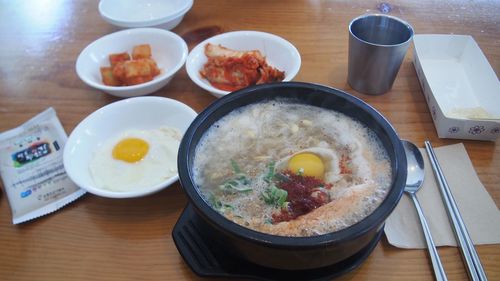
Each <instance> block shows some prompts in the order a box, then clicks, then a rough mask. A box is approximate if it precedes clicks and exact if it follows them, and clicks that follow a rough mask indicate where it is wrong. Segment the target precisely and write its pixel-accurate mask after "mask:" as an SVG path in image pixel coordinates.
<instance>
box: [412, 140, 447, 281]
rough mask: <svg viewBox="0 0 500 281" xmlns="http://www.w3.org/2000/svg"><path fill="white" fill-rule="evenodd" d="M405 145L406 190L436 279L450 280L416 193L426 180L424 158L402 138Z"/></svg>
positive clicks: (413, 146)
mask: <svg viewBox="0 0 500 281" xmlns="http://www.w3.org/2000/svg"><path fill="white" fill-rule="evenodd" d="M402 143H403V147H404V149H405V153H406V162H407V163H408V176H407V178H406V186H405V192H406V193H407V194H408V195H409V196H410V198H411V199H412V200H413V203H414V204H415V208H416V209H417V213H418V217H419V218H420V223H421V224H422V229H423V231H424V235H425V242H426V243H427V249H428V250H429V255H430V257H431V261H432V267H433V268H434V275H435V276H436V280H438V281H441V280H448V279H447V278H446V274H445V272H444V269H443V265H442V264H441V260H440V259H439V255H438V252H437V250H436V245H435V244H434V241H433V240H432V235H431V231H430V229H429V226H428V225H427V221H426V220H425V216H424V213H423V211H422V208H421V207H420V203H419V202H418V199H417V196H416V193H417V191H418V190H419V189H420V187H421V186H422V183H423V182H424V175H425V173H424V159H423V158H422V154H421V153H420V150H419V149H418V147H416V146H415V145H414V144H413V143H411V142H409V141H405V140H402Z"/></svg>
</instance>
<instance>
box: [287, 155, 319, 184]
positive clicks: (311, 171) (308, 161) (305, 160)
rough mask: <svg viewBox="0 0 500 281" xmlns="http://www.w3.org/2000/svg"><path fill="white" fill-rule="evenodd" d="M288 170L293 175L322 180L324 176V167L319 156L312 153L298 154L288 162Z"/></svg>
mask: <svg viewBox="0 0 500 281" xmlns="http://www.w3.org/2000/svg"><path fill="white" fill-rule="evenodd" d="M288 169H289V170H290V171H292V172H293V173H297V174H301V175H304V176H310V177H315V178H318V179H322V178H323V176H324V174H325V166H324V164H323V161H322V160H321V158H320V157H319V156H317V155H316V154H314V153H308V152H305V153H299V154H296V155H294V156H292V158H290V161H289V162H288Z"/></svg>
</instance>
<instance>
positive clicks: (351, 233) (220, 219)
mask: <svg viewBox="0 0 500 281" xmlns="http://www.w3.org/2000/svg"><path fill="white" fill-rule="evenodd" d="M283 87H286V88H293V87H299V88H305V89H309V90H311V91H322V92H327V93H328V94H335V95H337V96H340V97H341V98H343V99H345V100H347V101H348V102H350V103H352V104H353V105H355V106H357V107H361V108H362V109H364V110H365V111H366V112H367V113H368V114H369V115H370V116H371V117H372V118H374V119H375V120H376V121H377V123H378V124H379V125H380V126H381V127H382V128H383V129H384V131H385V133H386V134H387V135H388V138H389V140H390V143H391V144H392V145H393V148H394V151H395V159H396V161H395V163H394V167H395V168H394V169H395V171H396V173H395V174H393V175H392V177H393V182H392V185H391V190H390V191H389V192H388V194H387V195H386V197H385V199H384V200H383V201H382V203H381V204H380V205H379V206H378V207H377V208H376V209H375V210H374V211H373V212H372V213H371V214H370V215H368V216H367V217H365V218H364V219H362V220H361V221H359V222H357V223H355V224H353V225H351V226H349V227H347V228H344V229H341V230H339V231H335V232H330V233H327V234H323V235H317V236H307V237H288V236H278V235H272V234H267V233H263V232H258V231H255V230H252V229H250V228H246V227H244V226H241V225H239V224H237V223H235V222H232V221H230V220H229V219H226V218H225V217H224V216H223V215H221V214H219V213H218V212H217V211H215V210H214V209H213V208H212V207H210V206H209V205H208V204H207V203H206V202H205V200H204V199H203V198H202V197H201V195H200V194H199V193H198V191H196V189H197V187H196V185H195V183H194V180H193V177H192V171H191V168H190V166H191V163H190V160H189V157H188V151H189V148H190V147H191V146H192V142H193V140H192V137H193V136H194V135H195V133H197V132H198V128H199V126H200V125H201V124H203V123H204V122H205V120H206V119H207V118H208V117H209V116H210V115H212V114H213V113H214V112H216V111H217V110H218V108H219V107H222V106H224V105H226V104H230V103H231V102H232V101H234V100H237V99H239V98H240V97H245V96H249V95H255V92H256V91H265V90H267V89H272V88H278V89H279V88H283ZM261 100H262V99H259V100H258V101H261ZM258 101H257V102H258ZM195 145H196V144H195ZM178 172H179V178H180V183H181V186H182V188H183V190H184V191H185V193H186V194H187V195H188V198H189V201H190V202H191V203H192V204H193V206H194V207H195V210H196V211H197V213H198V214H201V215H202V216H203V217H205V219H208V221H209V222H210V223H211V224H212V225H215V226H216V227H217V228H218V229H219V230H222V231H223V232H226V233H230V234H231V235H233V236H236V237H238V238H240V239H243V240H246V241H250V242H252V243H257V244H260V245H264V246H266V247H273V248H289V247H295V248H301V249H304V248H318V247H325V246H327V245H332V244H338V243H342V242H344V241H348V240H353V239H356V238H359V237H361V236H363V235H365V234H367V233H368V232H370V231H371V230H372V229H373V227H374V226H377V227H380V228H382V227H383V224H384V222H385V220H386V219H387V217H388V216H389V214H390V213H391V212H392V211H393V210H394V208H395V207H396V205H397V203H398V202H399V200H400V198H401V196H402V194H403V188H404V184H405V182H406V174H407V170H406V155H405V153H404V149H403V146H402V144H401V140H400V138H399V136H398V135H397V133H396V131H395V130H394V128H393V127H392V125H391V124H390V123H389V121H388V120H387V119H386V118H385V117H384V116H383V115H382V114H380V113H379V112H378V111H377V110H376V109H375V108H373V107H372V106H370V105H369V104H367V103H365V102H364V101H362V100H361V99H359V98H357V97H355V96H352V95H350V94H348V93H346V92H344V91H341V90H338V89H335V88H331V87H327V86H324V85H320V84H314V83H306V82H280V83H271V84H262V85H256V86H251V87H247V88H244V89H241V90H238V91H235V92H232V93H231V94H229V95H226V96H224V97H222V98H221V99H218V100H216V101H215V102H213V103H212V104H211V105H210V106H209V107H207V108H206V109H205V110H204V111H202V112H200V113H199V114H198V116H197V117H196V118H195V120H193V122H192V123H191V125H190V127H189V128H188V130H187V131H186V133H185V134H184V137H183V139H182V141H181V144H180V147H179V154H178ZM382 206H384V208H382Z"/></svg>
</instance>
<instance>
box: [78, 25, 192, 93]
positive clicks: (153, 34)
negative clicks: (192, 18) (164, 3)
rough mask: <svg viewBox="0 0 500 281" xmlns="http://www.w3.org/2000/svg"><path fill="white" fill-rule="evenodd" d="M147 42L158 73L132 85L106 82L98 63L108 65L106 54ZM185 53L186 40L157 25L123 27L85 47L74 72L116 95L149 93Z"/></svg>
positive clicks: (176, 67)
mask: <svg viewBox="0 0 500 281" xmlns="http://www.w3.org/2000/svg"><path fill="white" fill-rule="evenodd" d="M141 44H149V45H150V46H151V53H152V57H153V59H154V60H155V61H156V63H157V65H158V68H160V71H161V72H160V74H159V75H158V76H156V77H155V78H153V80H152V81H148V82H146V83H142V84H138V85H132V86H107V85H104V84H103V82H102V77H101V73H100V67H103V66H109V65H110V64H109V59H108V56H109V55H110V54H113V53H123V52H128V53H129V54H130V53H131V52H132V49H133V47H134V46H136V45H141ZM187 55H188V47H187V44H186V42H185V41H184V40H183V39H182V38H181V37H180V36H179V35H177V34H175V33H173V32H170V31H167V30H163V29H158V28H135V29H126V30H122V31H118V32H115V33H111V34H109V35H106V36H103V37H101V38H99V39H97V40H96V41H94V42H92V43H91V44H90V45H88V46H87V47H85V49H83V51H82V52H81V53H80V55H79V56H78V59H77V61H76V73H77V74H78V76H79V77H80V79H82V80H83V82H85V83H86V84H87V85H89V86H91V87H94V88H96V89H98V90H101V91H104V92H106V93H108V94H110V95H113V96H117V97H125V98H126V97H134V96H141V95H147V94H151V93H153V92H155V91H157V90H159V89H161V88H162V87H164V86H165V85H166V84H167V83H168V82H170V80H171V79H172V77H173V76H174V74H175V73H176V72H177V71H178V70H179V69H180V68H181V67H182V66H183V65H184V63H185V62H186V58H187Z"/></svg>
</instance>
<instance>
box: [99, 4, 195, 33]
mask: <svg viewBox="0 0 500 281" xmlns="http://www.w3.org/2000/svg"><path fill="white" fill-rule="evenodd" d="M105 1H107V0H100V1H99V5H98V10H99V14H100V15H101V17H102V18H103V19H104V20H105V21H107V22H108V23H111V24H113V25H116V26H120V27H132V28H133V27H148V26H156V25H161V24H164V23H167V22H169V21H172V20H175V19H176V18H178V17H181V16H183V15H184V14H185V13H187V12H188V11H189V10H190V9H191V7H192V6H193V2H194V1H193V0H185V1H184V2H183V4H184V5H181V6H179V7H178V8H177V10H175V11H173V12H172V13H171V14H168V15H165V16H162V17H159V18H155V19H148V20H130V21H129V20H122V19H120V18H117V17H113V16H112V15H111V14H110V13H109V11H107V10H106V9H104V2H105Z"/></svg>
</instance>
